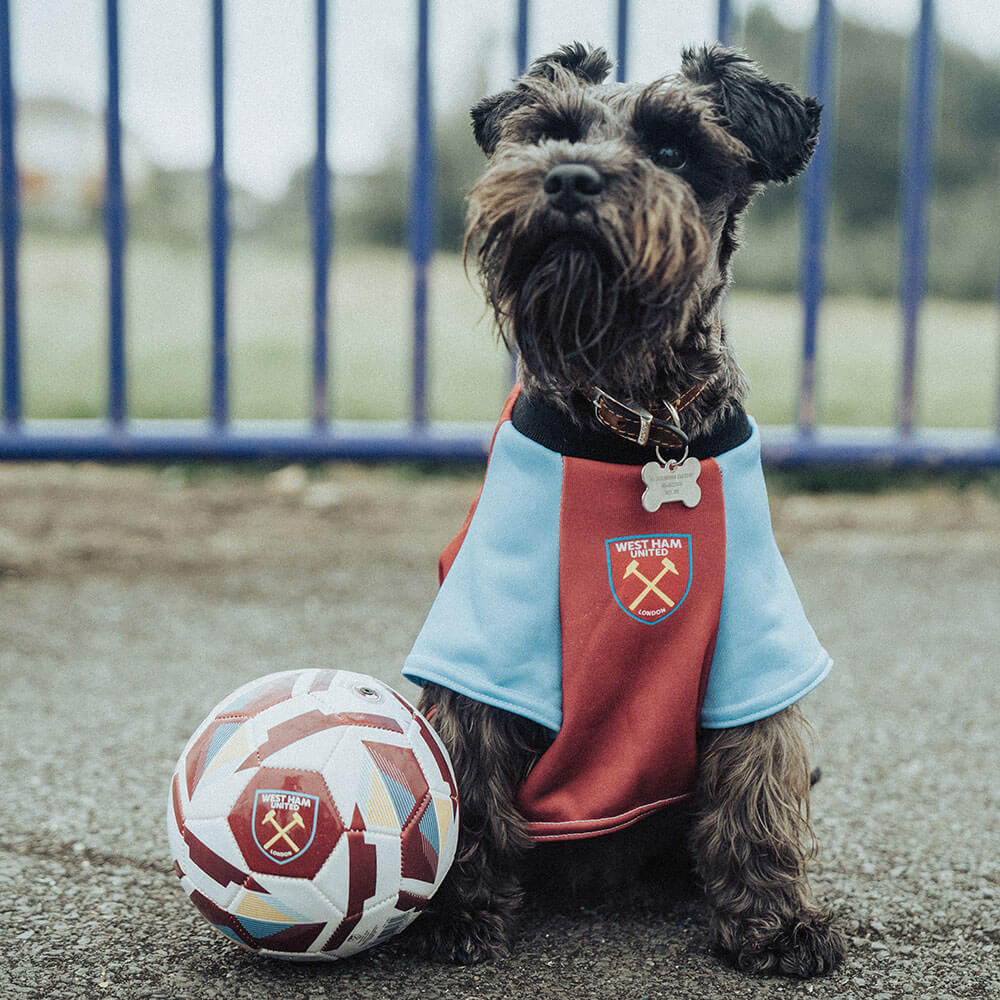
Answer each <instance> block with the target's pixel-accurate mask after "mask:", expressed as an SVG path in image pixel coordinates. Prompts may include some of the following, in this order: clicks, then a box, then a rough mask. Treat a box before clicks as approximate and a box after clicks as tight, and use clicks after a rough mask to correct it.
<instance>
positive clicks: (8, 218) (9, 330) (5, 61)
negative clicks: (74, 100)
mask: <svg viewBox="0 0 1000 1000" xmlns="http://www.w3.org/2000/svg"><path fill="white" fill-rule="evenodd" d="M16 118H17V100H16V97H15V94H14V79H13V74H12V72H11V37H10V3H9V2H8V0H0V198H2V200H3V207H2V211H0V215H2V220H0V229H2V235H3V421H4V425H5V426H6V427H7V429H8V430H14V429H15V428H16V427H17V426H18V425H19V424H20V422H21V345H20V332H19V328H18V324H19V310H18V251H19V245H20V239H21V202H20V191H19V187H20V182H19V180H18V171H17V155H16V148H15V145H16V144H15V138H14V123H15V120H16Z"/></svg>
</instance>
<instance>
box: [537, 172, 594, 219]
mask: <svg viewBox="0 0 1000 1000" xmlns="http://www.w3.org/2000/svg"><path fill="white" fill-rule="evenodd" d="M542 187H543V189H544V190H545V193H546V194H547V195H548V196H549V202H550V204H551V205H552V206H553V207H554V208H557V209H559V211H560V212H565V213H566V214H567V215H571V214H572V213H573V212H576V211H578V210H579V209H581V208H583V206H584V205H586V204H587V202H588V201H592V200H593V199H594V198H596V197H597V196H598V195H599V194H600V193H601V192H602V191H603V190H604V178H603V177H602V176H601V175H600V174H599V173H598V172H597V171H596V170H595V169H594V168H593V167H591V166H588V165H587V164H586V163H560V164H559V166H558V167H553V168H552V169H551V170H550V171H549V172H548V173H547V174H546V175H545V181H544V183H543V184H542Z"/></svg>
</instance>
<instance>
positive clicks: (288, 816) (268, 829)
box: [253, 788, 319, 865]
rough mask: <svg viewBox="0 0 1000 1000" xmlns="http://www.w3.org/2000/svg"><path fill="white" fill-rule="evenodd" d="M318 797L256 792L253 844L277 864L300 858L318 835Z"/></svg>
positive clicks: (274, 791)
mask: <svg viewBox="0 0 1000 1000" xmlns="http://www.w3.org/2000/svg"><path fill="white" fill-rule="evenodd" d="M318 803H319V798H318V797H317V796H315V795H306V794H304V793H302V792H289V791H284V790H282V789H277V788H259V789H257V792H256V794H255V795H254V805H253V839H254V843H256V845H257V846H258V847H259V848H260V849H261V851H263V852H264V854H266V855H267V856H268V857H269V858H270V859H271V860H272V861H273V862H274V863H275V864H279V865H286V864H288V862H289V861H294V860H295V859H296V858H300V857H301V856H302V855H303V854H304V853H305V852H306V851H307V850H309V845H310V844H311V843H312V842H313V839H314V838H315V836H316V820H317V813H318V810H317V805H318Z"/></svg>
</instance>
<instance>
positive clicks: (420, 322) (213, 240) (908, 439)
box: [0, 0, 1000, 466]
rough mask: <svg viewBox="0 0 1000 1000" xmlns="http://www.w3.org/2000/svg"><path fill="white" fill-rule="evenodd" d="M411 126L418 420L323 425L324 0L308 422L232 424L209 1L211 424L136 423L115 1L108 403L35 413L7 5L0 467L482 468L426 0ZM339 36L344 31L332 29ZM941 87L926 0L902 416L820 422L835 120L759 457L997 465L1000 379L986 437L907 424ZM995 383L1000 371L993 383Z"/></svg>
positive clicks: (225, 228) (812, 186)
mask: <svg viewBox="0 0 1000 1000" xmlns="http://www.w3.org/2000/svg"><path fill="white" fill-rule="evenodd" d="M415 6H416V11H415V13H416V17H415V27H416V30H415V55H416V58H415V66H416V73H415V82H414V91H413V108H414V117H415V123H416V129H415V135H416V140H415V147H414V155H413V165H412V174H411V193H410V226H409V252H410V260H411V266H412V275H413V313H412V315H413V328H412V332H411V336H412V346H413V361H412V375H411V408H410V419H409V420H406V421H402V422H398V423H388V422H382V421H357V422H351V421H345V420H338V419H330V411H331V407H332V408H333V410H334V411H335V410H336V405H337V401H336V399H333V400H331V399H329V398H328V390H327V387H328V384H329V381H330V374H331V372H330V349H329V337H330V330H329V315H330V309H329V301H328V284H329V279H330V272H331V257H332V245H333V241H334V229H333V223H334V220H333V219H332V217H331V202H332V188H333V183H334V178H333V177H332V176H331V172H330V169H329V166H328V153H329V150H328V114H329V109H328V106H327V105H328V101H327V80H328V75H329V72H330V65H329V46H328V34H329V32H330V30H331V25H330V23H329V15H330V13H331V11H330V9H329V8H328V2H327V0H315V26H316V39H315V80H316V102H315V155H314V159H313V165H312V170H311V179H310V185H309V195H308V197H309V216H310V225H311V243H312V265H313V266H312V280H313V302H312V313H313V322H312V351H311V378H310V386H311V403H310V419H309V420H307V421H304V422H295V421H280V422H276V421H270V422H252V421H242V420H241V421H235V420H233V419H231V417H230V412H229V410H230V404H229V351H230V344H229V342H228V340H227V331H228V301H227V293H228V269H229V244H230V223H229V183H228V180H227V174H226V161H225V134H226V132H225V129H226V112H227V106H226V93H225V86H224V80H225V62H224V58H225V43H226V27H225V12H226V5H225V3H224V0H213V2H212V6H211V52H212V60H211V63H212V83H213V142H214V149H213V154H212V160H211V165H210V168H209V179H210V191H211V201H210V208H209V212H208V230H209V234H210V245H211V269H212V274H211V286H212V315H211V321H210V322H211V338H210V344H211V347H210V349H211V364H210V371H211V385H210V393H209V405H208V410H209V412H208V414H207V417H206V419H205V420H202V421H181V420H167V419H158V420H137V419H134V418H132V417H130V415H129V393H128V382H127V372H128V365H127V349H128V342H127V331H126V328H125V315H126V310H125V304H126V294H127V289H126V287H125V281H124V273H125V269H124V264H125V259H126V253H127V218H126V197H125V178H124V175H123V170H122V148H121V146H122V126H121V116H120V110H119V104H120V81H119V69H120V53H119V41H120V32H119V4H118V0H106V2H105V30H106V73H107V106H106V119H105V130H106V131H105V135H106V165H105V190H104V234H105V242H106V251H107V261H108V302H109V306H108V310H109V312H108V354H107V363H108V399H107V410H106V416H105V418H104V419H102V420H96V421H95V420H89V421H88V420H71V421H56V420H28V419H26V418H25V416H24V413H23V397H22V364H21V358H22V351H21V349H22V344H21V339H20V327H19V319H20V298H19V296H20V287H19V274H18V268H19V250H20V237H21V211H20V178H19V174H18V158H17V149H16V131H17V129H16V125H17V98H16V94H15V88H14V80H13V77H12V72H11V56H12V39H11V30H10V23H11V17H10V0H0V149H2V161H0V197H2V207H0V230H2V243H3V246H2V280H3V350H2V359H3V384H2V414H3V417H2V424H0V459H8V460H28V459H58V460H79V459H87V460H109V461H115V460H118V461H125V460H139V461H161V460H188V459H209V460H229V459H271V460H289V461H293V460H301V461H311V460H327V459H360V460H410V459H426V460H434V461H436V460H481V459H483V458H485V456H486V453H487V448H488V443H489V438H490V434H491V431H492V426H491V425H487V424H480V423H464V424H463V423H445V422H441V421H433V420H431V419H430V418H429V415H428V407H427V399H428V379H429V372H428V336H429V333H428V322H427V317H428V300H429V296H430V292H431V289H430V266H431V262H432V259H433V255H434V235H433V234H434V229H435V203H434V191H435V158H434V122H433V113H432V99H431V98H432V79H431V70H430V46H431V37H432V31H431V29H432V17H433V13H434V11H433V9H432V5H431V2H430V0H416V4H415ZM629 6H630V5H629V2H628V0H617V3H616V6H615V47H616V54H617V73H618V79H625V78H626V74H627V72H628V65H629V64H628V50H629V31H630V22H631V18H630V9H629ZM530 13H531V11H530V4H529V0H516V31H515V50H514V52H512V60H511V65H512V70H513V69H516V70H517V71H518V72H521V71H523V70H524V68H525V67H526V65H527V64H528V61H529V38H530V31H529V27H530ZM716 23H717V34H718V37H719V39H720V40H722V41H724V42H731V41H732V37H731V36H732V25H733V11H732V4H731V2H730V0H718V5H717V22H716ZM333 30H335V25H333ZM836 35H837V23H836V11H835V9H834V4H833V2H832V0H817V7H816V17H815V22H814V26H813V31H812V42H811V46H810V54H809V64H808V80H809V87H810V89H811V92H812V93H814V94H816V95H818V96H819V98H820V101H821V103H823V104H824V106H825V108H826V113H825V120H827V121H832V119H833V102H834V99H835V95H836V86H835V73H836V67H835V54H836ZM936 81H937V64H936V32H935V5H934V2H933V0H920V17H919V22H918V25H917V27H916V29H915V32H914V36H913V42H912V54H911V62H910V79H909V85H908V95H907V104H906V108H907V111H906V134H905V148H904V165H903V183H902V191H901V208H902V234H901V236H902V239H901V248H902V249H901V264H900V310H901V324H902V336H901V364H900V384H899V389H898V392H899V406H898V414H899V415H898V423H897V426H896V427H895V428H886V429H872V430H864V429H855V428H835V427H825V426H818V425H817V420H816V401H815V399H816V384H817V378H818V377H819V373H818V372H817V365H816V357H817V352H816V348H817V330H818V317H819V314H820V310H821V307H822V302H823V295H824V287H823V286H824V248H825V245H826V207H827V204H828V202H829V189H830V170H831V165H830V157H831V137H830V134H829V133H830V129H829V128H828V129H826V130H825V131H824V134H823V136H822V137H821V140H820V142H819V145H818V148H817V151H816V154H815V156H814V159H813V161H812V164H811V165H810V167H809V169H808V170H807V171H806V174H805V178H804V183H803V211H802V233H801V253H800V260H801V267H800V279H801V280H800V289H801V298H802V307H803V336H802V368H801V377H800V383H799V396H798V407H797V411H798V419H797V423H796V425H795V426H788V427H771V428H766V429H765V433H764V434H763V441H764V449H765V459H766V460H767V461H768V462H769V463H770V464H773V465H785V466H794V465H806V464H824V463H825V464H837V465H878V466H1000V388H998V391H997V407H998V425H997V427H995V428H984V429H981V430H935V429H926V428H918V427H917V426H916V422H915V417H914V411H915V407H914V398H915V385H916V380H915V375H916V371H917V364H918V357H919V351H918V347H919V319H920V308H921V303H922V300H923V292H924V276H925V272H926V260H927V207H928V199H929V194H930V180H931V162H932V156H933V139H934V137H933V118H934V115H933V109H934V99H935V91H936ZM998 381H1000V380H998Z"/></svg>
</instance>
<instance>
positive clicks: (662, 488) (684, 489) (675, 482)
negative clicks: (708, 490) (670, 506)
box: [642, 455, 701, 514]
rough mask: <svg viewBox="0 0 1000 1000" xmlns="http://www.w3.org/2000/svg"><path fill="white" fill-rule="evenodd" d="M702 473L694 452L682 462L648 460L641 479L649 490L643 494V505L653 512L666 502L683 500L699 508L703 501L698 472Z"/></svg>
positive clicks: (688, 505)
mask: <svg viewBox="0 0 1000 1000" xmlns="http://www.w3.org/2000/svg"><path fill="white" fill-rule="evenodd" d="M700 473H701V462H699V461H698V459H696V458H695V457H694V456H693V455H691V456H688V457H687V458H686V459H684V461H683V462H679V463H678V462H668V463H667V464H666V465H660V463H659V462H647V463H646V464H645V465H644V466H643V467H642V481H643V482H644V483H645V484H646V490H645V492H644V493H643V494H642V506H643V507H644V508H645V509H646V510H648V511H649V513H650V514H652V513H654V512H655V511H657V510H659V509H660V506H661V505H662V504H665V503H672V502H673V501H675V500H680V502H681V503H682V504H684V506H685V507H697V506H698V501H699V500H701V487H700V486H699V485H698V475H699V474H700Z"/></svg>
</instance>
